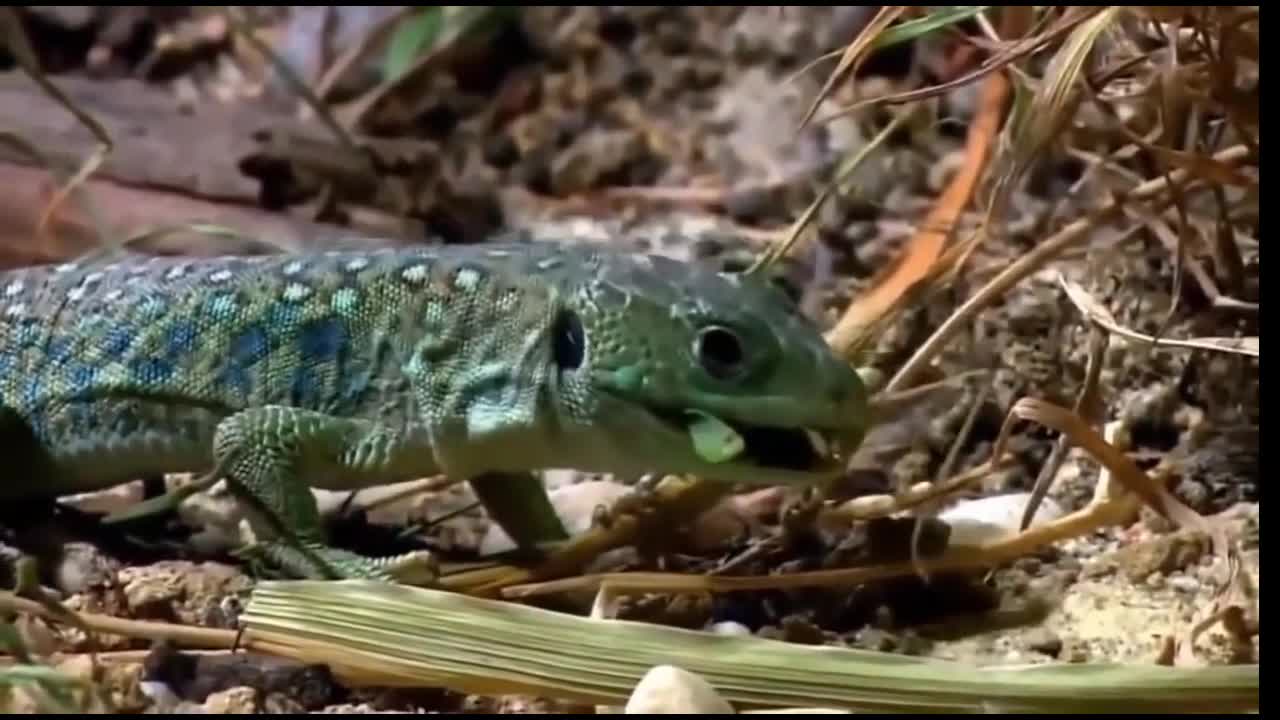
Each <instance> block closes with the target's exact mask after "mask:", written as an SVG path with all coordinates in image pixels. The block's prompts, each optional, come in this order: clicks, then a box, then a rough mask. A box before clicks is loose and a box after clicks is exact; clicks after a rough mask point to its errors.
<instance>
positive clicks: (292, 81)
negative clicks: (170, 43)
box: [223, 5, 372, 171]
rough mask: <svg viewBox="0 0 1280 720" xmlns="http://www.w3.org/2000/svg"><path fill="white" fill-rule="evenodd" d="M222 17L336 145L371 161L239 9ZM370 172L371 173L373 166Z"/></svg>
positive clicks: (233, 8)
mask: <svg viewBox="0 0 1280 720" xmlns="http://www.w3.org/2000/svg"><path fill="white" fill-rule="evenodd" d="M223 14H224V17H225V18H226V20H227V23H228V24H229V25H230V26H231V28H232V29H234V30H235V32H236V34H237V35H239V36H240V37H242V38H244V40H245V42H247V43H249V44H250V45H251V46H253V49H254V50H255V51H257V52H259V53H261V54H262V56H263V57H264V58H266V59H267V61H268V62H270V63H271V66H272V67H273V68H275V70H276V72H278V73H280V77H281V78H283V79H284V80H285V82H287V83H288V84H289V87H290V89H292V90H293V91H294V92H295V93H297V94H298V97H300V98H302V99H303V101H304V102H305V103H306V104H307V107H309V108H310V109H311V111H312V112H314V113H315V114H316V117H318V118H320V121H321V122H322V123H324V126H325V127H326V128H328V129H329V131H330V132H331V133H333V136H334V138H335V139H337V141H338V142H339V143H341V144H342V146H343V147H344V148H346V149H347V151H349V152H351V153H352V154H353V155H354V156H356V157H362V158H366V159H368V158H369V156H368V155H367V154H366V153H364V152H363V151H362V150H361V148H360V146H359V145H357V144H356V141H355V140H354V139H353V138H352V137H351V133H349V132H347V129H346V128H345V127H343V126H342V123H340V122H338V120H337V119H336V118H335V117H334V116H333V113H332V112H331V111H330V110H329V108H328V106H327V105H325V103H324V101H323V100H321V99H320V98H319V97H318V96H317V95H316V93H315V92H314V91H313V90H312V89H311V87H310V86H309V85H307V83H306V81H305V80H303V79H302V78H301V77H299V76H298V73H297V71H295V70H294V69H293V66H291V65H290V64H289V63H287V62H285V60H284V59H283V58H281V57H280V55H279V54H278V53H276V52H275V51H274V50H272V49H271V48H270V47H269V46H268V45H267V44H266V43H265V42H263V40H262V38H260V37H258V35H257V33H255V32H254V31H253V28H252V27H250V26H249V24H248V23H246V22H245V20H244V19H243V18H241V16H240V9H239V8H238V7H236V6H234V5H228V6H226V7H225V9H224V13H223ZM369 169H370V171H372V165H371V166H370V168H369Z"/></svg>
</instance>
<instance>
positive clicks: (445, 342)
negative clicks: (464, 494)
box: [401, 269, 589, 476]
mask: <svg viewBox="0 0 1280 720" xmlns="http://www.w3.org/2000/svg"><path fill="white" fill-rule="evenodd" d="M459 273H462V276H461V277H460V276H459ZM465 273H466V270H465V269H462V270H457V269H455V270H454V275H453V277H452V285H453V287H454V290H455V292H454V293H452V294H451V295H450V296H449V297H448V298H445V297H440V296H430V295H429V296H425V297H424V298H423V299H422V300H421V302H420V303H417V306H418V307H417V309H416V310H415V311H414V313H415V325H416V329H417V332H415V333H414V336H415V337H416V338H417V340H416V342H414V343H413V344H412V346H411V348H410V349H409V351H408V353H407V356H406V357H405V358H404V361H403V363H402V366H401V369H402V372H403V373H404V376H405V377H406V378H407V379H408V382H409V384H410V385H411V387H412V388H413V396H414V401H415V404H416V407H417V410H416V413H415V414H416V415H417V417H418V419H419V421H420V422H421V423H422V425H423V426H424V427H425V428H426V432H427V433H428V434H429V436H430V438H431V446H432V449H433V452H434V454H435V457H436V464H437V465H438V466H439V467H440V469H441V471H442V472H444V473H447V474H450V475H458V476H466V475H474V474H476V473H480V472H491V471H519V470H536V469H543V468H546V467H549V466H553V465H554V463H555V460H553V458H558V459H559V460H560V461H563V451H564V450H565V448H564V442H563V438H564V437H565V436H566V434H572V432H573V430H572V426H579V425H581V424H582V419H583V418H585V417H586V416H587V414H588V412H589V408H588V407H586V406H585V405H584V403H585V401H586V399H587V393H586V391H585V385H582V384H581V383H580V382H579V380H578V379H577V378H576V376H575V375H574V373H573V372H572V368H565V367H563V366H562V362H563V359H564V358H563V357H561V356H560V355H561V354H562V353H563V348H558V346H557V342H558V338H557V335H558V333H562V332H563V328H562V327H561V325H562V323H563V318H564V317H565V315H564V313H565V311H566V310H565V306H564V303H563V300H562V298H560V297H559V296H558V294H557V291H556V290H555V289H554V288H553V287H551V286H549V285H546V284H543V283H538V282H535V281H530V280H529V279H528V278H517V277H514V276H507V275H497V274H481V273H476V274H475V275H473V276H467V275H466V274H465ZM578 361H579V362H580V358H579V359H578ZM566 370H569V372H565V371H566Z"/></svg>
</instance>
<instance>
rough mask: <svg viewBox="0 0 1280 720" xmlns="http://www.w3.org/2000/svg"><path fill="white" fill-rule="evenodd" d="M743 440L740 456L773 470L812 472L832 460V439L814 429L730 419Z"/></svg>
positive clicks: (823, 468)
mask: <svg viewBox="0 0 1280 720" xmlns="http://www.w3.org/2000/svg"><path fill="white" fill-rule="evenodd" d="M729 425H730V426H731V427H733V429H734V430H736V431H737V432H738V434H739V435H741V436H742V438H743V439H744V440H745V441H746V448H745V449H744V450H743V453H742V456H741V459H743V460H745V461H748V462H750V463H752V464H753V465H758V466H760V467H767V468H773V469H776V470H795V471H799V472H814V471H819V470H826V469H829V468H830V467H831V465H832V463H834V462H835V457H834V455H833V454H832V452H831V447H832V443H831V442H830V441H829V440H828V439H827V438H826V437H825V436H824V435H823V434H822V433H819V432H818V431H816V430H798V429H795V428H778V427H768V426H760V425H754V426H753V425H739V424H735V423H729Z"/></svg>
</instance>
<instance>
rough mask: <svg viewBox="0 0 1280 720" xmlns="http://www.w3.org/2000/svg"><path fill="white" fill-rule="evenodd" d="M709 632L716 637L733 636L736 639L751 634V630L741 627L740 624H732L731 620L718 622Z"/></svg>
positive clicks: (744, 626)
mask: <svg viewBox="0 0 1280 720" xmlns="http://www.w3.org/2000/svg"><path fill="white" fill-rule="evenodd" d="M711 632H713V633H715V634H716V635H733V636H737V637H746V636H748V635H750V634H751V628H749V627H747V626H746V625H743V624H742V623H738V622H734V621H732V620H725V621H723V622H718V623H716V624H714V625H712V626H711Z"/></svg>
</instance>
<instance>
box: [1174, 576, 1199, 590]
mask: <svg viewBox="0 0 1280 720" xmlns="http://www.w3.org/2000/svg"><path fill="white" fill-rule="evenodd" d="M1168 583H1169V587H1171V588H1173V589H1174V590H1177V591H1178V592H1184V593H1189V594H1194V593H1196V592H1199V590H1200V581H1199V580H1197V579H1195V578H1193V577H1190V576H1188V575H1176V576H1174V577H1171V578H1169V581H1168Z"/></svg>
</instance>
